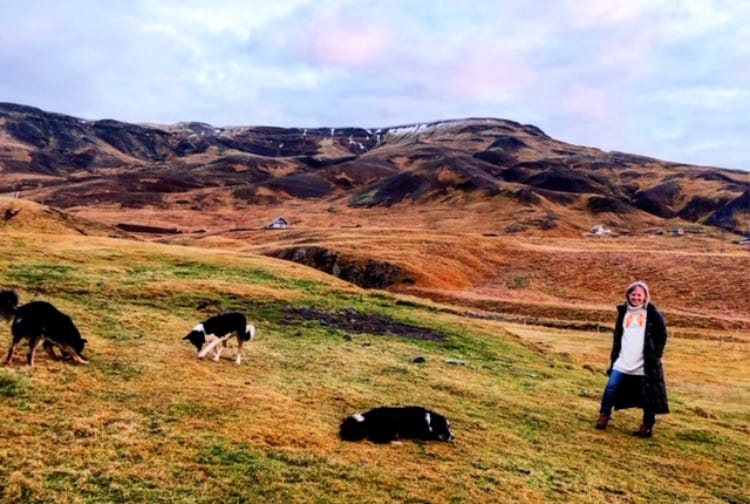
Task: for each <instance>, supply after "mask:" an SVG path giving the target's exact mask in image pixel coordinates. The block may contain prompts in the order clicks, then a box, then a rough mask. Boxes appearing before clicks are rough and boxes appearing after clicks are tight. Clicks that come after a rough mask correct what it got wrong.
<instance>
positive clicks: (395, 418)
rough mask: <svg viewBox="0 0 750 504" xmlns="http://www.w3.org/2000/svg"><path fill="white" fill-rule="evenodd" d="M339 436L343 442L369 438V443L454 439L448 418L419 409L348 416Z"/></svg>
mask: <svg viewBox="0 0 750 504" xmlns="http://www.w3.org/2000/svg"><path fill="white" fill-rule="evenodd" d="M339 435H340V436H341V439H343V440H344V441H361V440H363V439H369V440H370V441H372V442H373V443H390V442H391V441H396V440H398V439H421V440H425V441H453V439H454V438H453V433H452V432H451V430H450V422H449V421H448V419H446V418H445V417H444V416H443V415H440V414H439V413H435V412H434V411H430V410H428V409H426V408H423V407H421V406H397V407H393V406H382V407H379V408H373V409H371V410H370V411H368V412H366V413H362V414H356V415H351V416H348V417H346V418H345V419H344V421H343V422H341V428H340V432H339Z"/></svg>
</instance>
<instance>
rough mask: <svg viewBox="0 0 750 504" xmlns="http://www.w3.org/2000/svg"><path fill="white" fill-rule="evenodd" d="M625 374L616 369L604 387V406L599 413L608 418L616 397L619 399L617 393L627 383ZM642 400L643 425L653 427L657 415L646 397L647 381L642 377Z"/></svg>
mask: <svg viewBox="0 0 750 504" xmlns="http://www.w3.org/2000/svg"><path fill="white" fill-rule="evenodd" d="M626 376H627V375H626V374H625V373H621V372H620V371H617V370H615V369H613V370H612V373H611V374H610V375H609V381H608V382H607V386H606V387H604V394H602V406H601V408H600V409H599V413H601V414H602V415H606V416H607V418H609V416H610V415H611V414H612V408H613V407H614V406H615V397H617V391H618V389H619V388H620V386H621V385H622V384H623V382H624V381H625V377H626ZM640 378H641V398H642V401H643V405H644V406H643V425H645V426H647V427H652V426H653V425H654V424H655V423H656V414H655V413H654V411H653V409H651V408H650V407H649V406H648V404H649V402H648V397H647V396H646V379H645V377H643V376H641V377H640Z"/></svg>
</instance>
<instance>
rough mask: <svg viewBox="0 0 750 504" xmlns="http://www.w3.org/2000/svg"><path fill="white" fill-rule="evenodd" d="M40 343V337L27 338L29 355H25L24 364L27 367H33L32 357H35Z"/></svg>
mask: <svg viewBox="0 0 750 504" xmlns="http://www.w3.org/2000/svg"><path fill="white" fill-rule="evenodd" d="M41 341H42V337H41V335H38V336H32V337H31V338H29V353H27V354H26V364H28V365H29V367H34V355H36V347H38V346H39V342H41Z"/></svg>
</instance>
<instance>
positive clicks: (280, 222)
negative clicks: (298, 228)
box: [266, 217, 289, 229]
mask: <svg viewBox="0 0 750 504" xmlns="http://www.w3.org/2000/svg"><path fill="white" fill-rule="evenodd" d="M288 227H289V221H288V220H286V219H285V218H284V217H276V218H275V219H274V220H272V221H271V222H269V223H268V224H267V225H266V229H286V228H288Z"/></svg>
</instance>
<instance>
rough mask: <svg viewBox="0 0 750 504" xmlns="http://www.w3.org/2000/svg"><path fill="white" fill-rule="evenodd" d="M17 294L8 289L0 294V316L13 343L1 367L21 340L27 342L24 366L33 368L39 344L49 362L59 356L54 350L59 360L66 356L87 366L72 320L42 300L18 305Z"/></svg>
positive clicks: (11, 357)
mask: <svg viewBox="0 0 750 504" xmlns="http://www.w3.org/2000/svg"><path fill="white" fill-rule="evenodd" d="M18 301H19V300H18V294H16V292H15V291H12V290H3V291H0V316H2V317H3V318H5V319H6V320H10V321H11V334H12V336H13V340H12V342H11V346H10V348H9V349H8V355H7V357H6V358H5V365H9V364H10V363H11V362H12V361H13V356H14V354H15V352H16V347H17V346H18V344H19V343H20V342H21V341H23V340H28V342H29V351H28V353H27V354H26V363H27V364H28V365H29V366H33V365H34V355H35V353H36V349H37V347H38V346H39V343H43V346H44V349H45V350H46V352H47V354H48V355H49V356H50V357H52V358H53V359H58V358H59V357H58V356H57V354H56V353H55V350H54V348H55V347H57V348H59V349H60V351H61V352H62V357H68V358H70V359H72V360H73V361H75V362H77V363H78V364H88V362H89V361H88V359H86V357H84V355H83V348H84V346H85V345H86V340H85V339H84V338H82V337H81V333H80V331H79V330H78V328H77V327H76V325H75V324H74V323H73V320H72V319H71V318H70V317H69V316H68V315H66V314H64V313H62V312H61V311H60V310H58V309H57V308H55V306H53V305H52V304H51V303H48V302H46V301H31V302H29V303H26V304H24V305H21V306H19V305H18Z"/></svg>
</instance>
